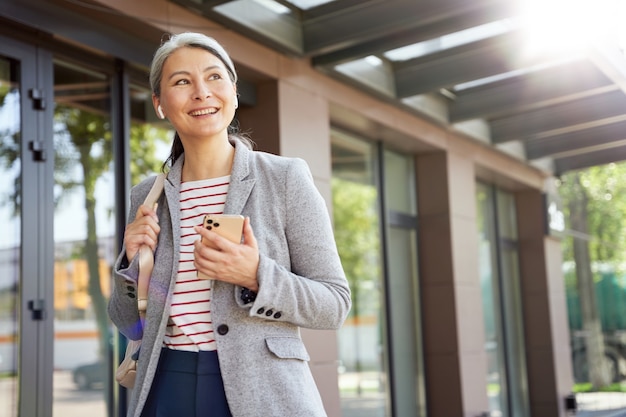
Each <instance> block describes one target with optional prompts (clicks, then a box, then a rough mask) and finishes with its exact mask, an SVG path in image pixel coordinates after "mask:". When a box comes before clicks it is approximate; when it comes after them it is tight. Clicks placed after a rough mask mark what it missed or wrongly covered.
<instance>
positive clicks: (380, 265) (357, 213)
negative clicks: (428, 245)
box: [332, 130, 426, 417]
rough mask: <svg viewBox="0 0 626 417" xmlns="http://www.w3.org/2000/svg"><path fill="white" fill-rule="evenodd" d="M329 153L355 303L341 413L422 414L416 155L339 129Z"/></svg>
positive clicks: (346, 331) (342, 334)
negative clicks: (383, 147)
mask: <svg viewBox="0 0 626 417" xmlns="http://www.w3.org/2000/svg"><path fill="white" fill-rule="evenodd" d="M332 158H333V179H332V191H333V215H334V225H335V237H336V240H337V246H338V249H339V254H340V256H341V259H342V262H343V266H344V269H345V271H346V275H347V277H348V280H349V282H350V287H351V289H352V302H353V306H352V311H351V313H350V317H349V318H348V320H347V321H346V323H345V324H344V326H343V327H342V329H341V330H340V331H339V349H340V354H339V356H340V361H341V368H340V377H339V387H340V395H341V403H342V412H343V414H342V415H343V416H344V417H370V416H371V417H382V416H391V415H392V412H393V413H394V414H393V415H398V416H402V415H410V416H425V415H426V406H425V388H424V367H423V361H422V357H423V354H422V342H421V327H420V323H421V319H420V316H419V311H420V309H419V301H418V300H419V283H418V274H417V269H418V268H417V217H416V206H417V205H416V198H415V196H416V189H415V167H414V163H413V159H412V158H411V157H407V156H405V155H401V154H399V153H396V152H393V151H391V150H385V149H382V147H380V146H376V145H374V144H371V143H367V142H365V141H362V140H359V139H357V138H354V137H351V136H349V135H347V134H344V133H342V132H339V131H337V130H334V131H333V136H332ZM379 161H380V164H378V162H379ZM381 170H382V173H383V174H382V175H381ZM380 178H383V181H382V183H381V181H380ZM381 191H382V192H381ZM381 207H384V209H385V210H386V212H385V213H386V214H385V216H381V215H380V210H381ZM381 237H384V238H385V239H384V242H383V241H382V240H381Z"/></svg>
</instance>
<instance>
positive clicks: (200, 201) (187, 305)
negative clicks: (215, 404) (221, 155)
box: [163, 175, 230, 352]
mask: <svg viewBox="0 0 626 417" xmlns="http://www.w3.org/2000/svg"><path fill="white" fill-rule="evenodd" d="M229 184H230V175H229V176H225V177H219V178H212V179H208V180H200V181H189V182H183V183H182V184H181V188H180V260H179V264H178V275H177V277H176V284H175V285H174V294H173V296H172V306H171V309H170V319H169V321H168V324H167V328H166V330H165V337H164V339H163V344H164V346H165V347H167V348H170V349H176V350H186V351H192V352H198V351H200V350H216V349H217V346H216V344H215V338H214V335H213V323H212V322H211V308H210V307H211V284H212V281H211V280H205V279H198V278H197V271H196V268H195V267H194V265H193V260H194V258H193V243H194V242H195V241H196V240H198V238H199V236H198V234H197V233H195V232H194V230H193V228H194V226H201V225H202V220H203V219H204V215H205V214H222V213H223V212H224V204H225V202H226V194H227V193H228V186H229Z"/></svg>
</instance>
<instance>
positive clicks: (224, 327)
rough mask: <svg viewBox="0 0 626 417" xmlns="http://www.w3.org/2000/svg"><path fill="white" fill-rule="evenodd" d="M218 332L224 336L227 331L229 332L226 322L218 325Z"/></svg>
mask: <svg viewBox="0 0 626 417" xmlns="http://www.w3.org/2000/svg"><path fill="white" fill-rule="evenodd" d="M217 333H218V334H220V335H221V336H224V335H225V334H226V333H228V326H227V325H225V324H220V325H219V326H217Z"/></svg>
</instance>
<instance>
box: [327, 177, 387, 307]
mask: <svg viewBox="0 0 626 417" xmlns="http://www.w3.org/2000/svg"><path fill="white" fill-rule="evenodd" d="M332 194H333V218H334V222H335V240H336V242H337V248H338V250H339V255H340V257H341V262H342V264H343V267H344V270H345V272H346V276H347V278H348V281H349V283H350V288H351V289H352V291H353V293H354V294H353V299H354V300H358V301H357V303H358V304H357V305H355V306H354V308H353V309H352V312H351V314H353V315H359V314H360V315H367V314H375V313H376V312H377V311H378V309H379V308H380V302H379V299H378V291H372V290H376V289H378V288H379V280H380V242H379V233H378V213H377V210H376V201H377V200H376V188H375V187H374V186H371V185H366V184H359V183H356V182H351V181H346V180H342V179H339V178H333V179H332Z"/></svg>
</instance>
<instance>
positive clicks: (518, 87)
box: [449, 60, 617, 123]
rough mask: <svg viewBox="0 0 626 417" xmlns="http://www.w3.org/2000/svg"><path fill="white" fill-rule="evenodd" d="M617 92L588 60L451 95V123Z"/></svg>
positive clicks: (498, 115)
mask: <svg viewBox="0 0 626 417" xmlns="http://www.w3.org/2000/svg"><path fill="white" fill-rule="evenodd" d="M616 88H617V87H616V86H615V85H614V84H613V83H612V82H611V80H609V79H608V78H607V77H606V76H605V75H604V74H603V73H602V72H601V71H599V70H598V69H597V67H596V66H595V65H593V64H592V63H591V62H589V60H577V61H569V62H566V63H563V64H560V65H556V66H554V67H549V68H546V69H542V70H538V71H534V72H531V73H526V74H523V75H521V76H517V77H512V78H508V79H506V80H502V81H498V82H494V83H489V84H487V85H484V86H479V87H473V88H470V89H467V90H462V91H453V94H454V95H455V97H454V98H453V99H452V100H450V105H449V114H450V121H451V122H452V123H458V122H462V121H465V120H471V119H477V118H486V119H488V118H495V117H502V116H505V115H509V114H512V113H516V112H520V111H528V110H531V109H533V108H536V107H544V106H547V105H551V104H557V103H559V102H564V101H572V100H575V99H577V98H581V97H584V96H585V95H589V94H598V93H599V92H601V89H604V91H610V90H611V89H616Z"/></svg>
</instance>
